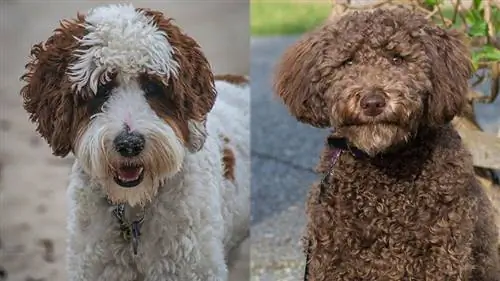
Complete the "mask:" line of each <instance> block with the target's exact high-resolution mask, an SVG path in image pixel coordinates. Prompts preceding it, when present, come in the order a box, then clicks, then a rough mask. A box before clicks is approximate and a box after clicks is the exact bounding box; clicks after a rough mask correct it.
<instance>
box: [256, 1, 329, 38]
mask: <svg viewBox="0 0 500 281" xmlns="http://www.w3.org/2000/svg"><path fill="white" fill-rule="evenodd" d="M331 8H332V4H331V1H330V0H310V1H304V0H302V1H300V0H250V23H251V24H250V28H251V33H252V35H253V36H273V35H294V34H301V33H304V32H305V31H308V30H311V29H312V28H314V27H315V26H317V25H319V24H321V23H322V22H323V21H324V20H325V19H326V18H327V17H328V15H329V14H330V12H331Z"/></svg>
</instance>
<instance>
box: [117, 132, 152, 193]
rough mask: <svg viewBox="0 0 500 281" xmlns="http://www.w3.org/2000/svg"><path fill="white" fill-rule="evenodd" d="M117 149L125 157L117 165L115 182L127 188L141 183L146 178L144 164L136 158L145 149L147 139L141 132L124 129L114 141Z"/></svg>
mask: <svg viewBox="0 0 500 281" xmlns="http://www.w3.org/2000/svg"><path fill="white" fill-rule="evenodd" d="M113 144H114V148H115V150H116V151H117V152H118V153H119V154H120V155H121V156H122V157H124V158H125V160H124V161H121V163H119V165H118V167H115V168H116V170H115V176H114V180H115V182H116V183H117V184H118V185H119V186H121V187H126V188H131V187H135V186H137V185H139V184H140V183H141V182H142V180H143V178H144V166H143V165H142V163H140V162H138V161H136V160H134V159H133V158H134V157H136V156H138V155H139V154H140V153H141V152H142V151H143V150H144V146H145V144H146V140H145V138H144V136H143V135H142V134H141V133H138V132H131V131H129V130H128V128H127V130H124V131H123V132H121V133H120V134H118V136H116V138H115V139H114V141H113Z"/></svg>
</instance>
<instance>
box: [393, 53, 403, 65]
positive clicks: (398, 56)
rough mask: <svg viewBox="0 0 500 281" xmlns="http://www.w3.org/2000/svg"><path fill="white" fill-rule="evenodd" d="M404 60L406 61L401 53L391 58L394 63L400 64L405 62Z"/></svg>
mask: <svg viewBox="0 0 500 281" xmlns="http://www.w3.org/2000/svg"><path fill="white" fill-rule="evenodd" d="M403 61H404V59H403V57H402V56H400V55H393V56H392V58H391V62H392V64H394V65H400V64H402V63H403Z"/></svg>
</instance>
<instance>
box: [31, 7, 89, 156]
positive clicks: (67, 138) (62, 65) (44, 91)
mask: <svg viewBox="0 0 500 281" xmlns="http://www.w3.org/2000/svg"><path fill="white" fill-rule="evenodd" d="M83 22H84V16H83V15H80V14H78V15H77V18H76V19H75V20H63V21H61V24H60V27H59V28H57V29H56V30H54V34H53V35H52V36H51V37H49V39H47V41H45V42H42V43H39V44H35V45H34V46H33V47H32V49H31V56H32V57H31V61H30V62H28V64H26V73H25V74H24V75H23V76H22V77H21V80H23V81H24V82H26V83H27V84H26V85H25V86H24V87H23V88H22V89H21V95H22V97H23V99H24V104H23V105H24V108H25V110H26V111H27V112H28V113H29V114H30V120H31V121H32V122H34V123H36V124H37V128H36V130H37V131H38V132H39V133H40V135H41V136H42V137H43V138H44V139H45V140H46V141H47V143H48V144H49V145H50V147H51V148H52V151H53V154H54V155H57V156H61V157H64V156H66V155H67V154H68V153H69V152H70V151H71V149H72V143H73V140H74V137H75V136H76V134H77V132H78V130H79V127H81V126H84V123H85V122H84V121H85V120H87V121H88V116H87V115H88V113H87V110H86V107H85V105H83V103H82V101H81V100H79V98H78V97H77V96H76V95H75V94H74V92H73V91H72V90H71V83H70V82H69V80H68V76H67V75H66V69H67V67H68V65H69V64H71V63H72V62H74V61H75V60H76V58H75V57H74V56H73V54H72V53H73V51H74V50H75V49H76V48H77V47H78V42H77V40H76V39H75V38H81V37H83V35H84V33H85V29H84V28H83V27H82V26H81V25H80V24H81V23H83Z"/></svg>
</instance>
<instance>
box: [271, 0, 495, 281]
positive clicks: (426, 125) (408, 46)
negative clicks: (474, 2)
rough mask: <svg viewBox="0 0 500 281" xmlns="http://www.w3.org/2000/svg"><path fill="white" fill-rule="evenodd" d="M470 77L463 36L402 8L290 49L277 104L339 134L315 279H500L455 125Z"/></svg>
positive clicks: (490, 224) (483, 204) (340, 23)
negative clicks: (452, 121) (452, 124)
mask: <svg viewBox="0 0 500 281" xmlns="http://www.w3.org/2000/svg"><path fill="white" fill-rule="evenodd" d="M471 72H472V67H471V63H470V58H469V50H468V48H467V47H466V46H465V45H464V43H463V42H462V37H461V35H460V34H459V33H458V32H456V31H446V30H444V29H441V28H440V27H437V26H435V25H433V24H432V23H430V22H429V21H428V20H427V19H426V18H425V17H424V16H422V15H419V14H416V13H414V12H412V11H410V10H408V9H405V8H403V7H398V8H393V9H376V10H373V11H368V12H353V13H350V14H347V15H345V16H343V17H341V18H339V19H337V20H336V21H335V22H333V21H331V22H327V23H325V24H324V25H323V26H321V27H320V28H318V29H317V30H315V31H312V32H310V33H308V34H307V35H305V36H304V37H303V38H302V39H301V40H299V42H298V43H296V44H295V45H293V46H292V47H290V48H289V49H288V50H287V51H286V53H285V54H284V56H283V58H282V60H281V63H280V64H279V65H278V69H277V75H276V78H275V91H276V93H277V95H278V96H279V97H280V98H281V99H282V100H283V101H284V103H285V105H286V106H287V107H288V109H289V111H290V112H291V114H293V115H294V116H295V117H296V118H297V119H298V120H299V121H301V122H305V123H308V124H310V125H313V126H316V127H332V128H335V132H334V133H332V134H331V135H330V137H329V139H328V142H327V145H326V148H325V150H324V152H323V154H322V157H321V160H320V164H319V165H318V171H319V172H321V173H324V174H325V176H324V178H323V181H322V183H317V184H315V185H313V187H312V189H311V192H310V194H309V199H308V203H307V214H308V228H307V229H308V231H307V237H306V238H307V241H308V247H307V249H308V251H309V252H308V253H309V260H308V261H309V272H308V277H309V279H308V280H313V281H323V280H328V281H333V280H339V281H340V280H342V281H353V280H363V281H365V280H366V281H375V280H376V281H390V280H398V281H400V280H413V281H415V280H426V281H466V280H467V281H498V280H500V260H499V253H498V251H497V228H496V226H495V223H494V218H493V211H492V210H493V209H492V205H491V202H490V201H489V199H488V198H487V197H486V195H485V193H484V192H483V190H482V188H481V187H480V185H479V183H478V182H477V181H476V179H475V177H474V173H473V166H472V160H471V156H470V154H469V153H468V152H467V151H466V149H465V148H464V146H463V145H462V142H461V140H460V137H459V135H458V134H457V132H456V131H455V130H454V129H453V128H452V126H451V125H450V121H451V120H452V119H453V117H454V116H455V115H457V114H459V113H460V111H461V109H462V106H463V105H464V104H465V96H466V93H467V89H468V84H467V80H468V78H469V77H470V75H471ZM338 151H342V153H336V152H338Z"/></svg>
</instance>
